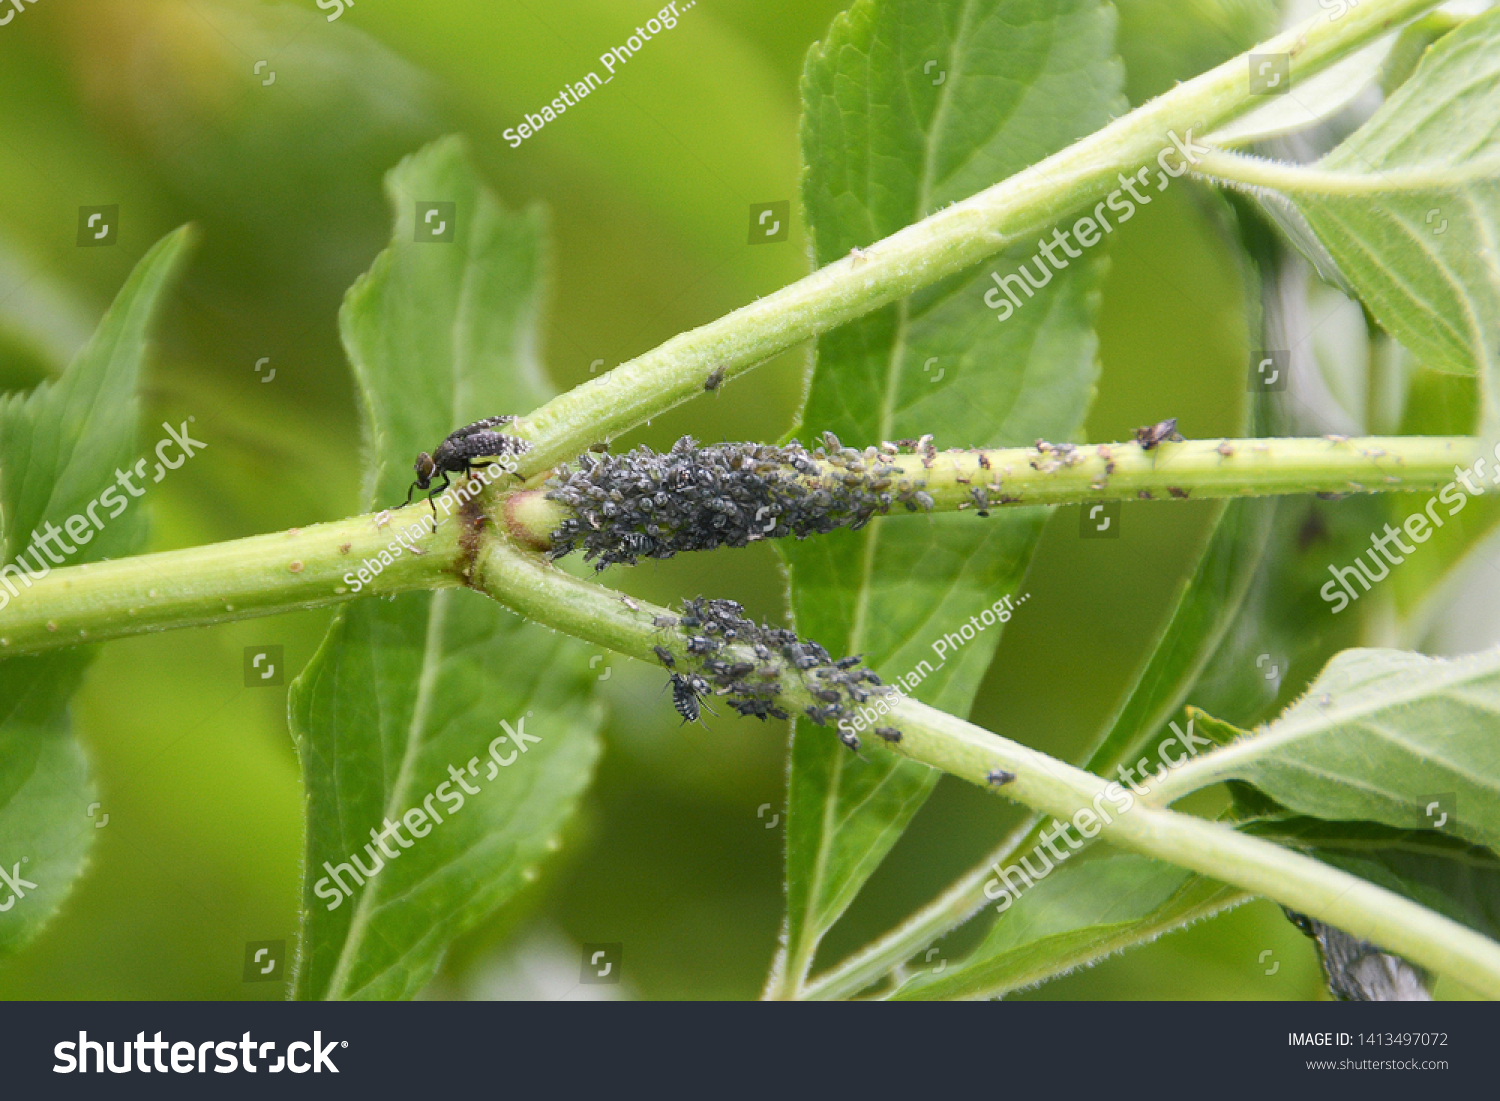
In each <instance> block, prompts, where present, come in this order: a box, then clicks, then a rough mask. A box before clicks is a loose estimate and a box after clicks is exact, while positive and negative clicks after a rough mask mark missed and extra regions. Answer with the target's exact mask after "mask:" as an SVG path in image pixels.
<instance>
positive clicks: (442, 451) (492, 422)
mask: <svg viewBox="0 0 1500 1101" xmlns="http://www.w3.org/2000/svg"><path fill="white" fill-rule="evenodd" d="M515 419H516V418H515V417H513V416H510V415H508V414H507V415H504V416H499V417H486V418H485V419H484V420H482V421H475V422H474V423H473V424H466V425H464V426H463V427H462V428H460V429H457V430H456V431H454V432H453V433H451V434H450V435H449V436H448V438H447V439H446V440H444V441H443V442H442V443H440V444H438V445H437V450H435V451H434V452H433V453H432V454H431V455H429V454H428V453H427V452H425V451H424V452H422V453H421V454H420V455H418V456H417V462H416V472H417V480H416V481H415V482H413V483H412V484H411V488H410V489H408V490H407V491H406V503H407V504H408V505H409V504H411V495H412V494H413V493H415V492H416V491H417V490H419V489H427V488H428V487H429V486H431V485H432V483H433V481H434V480H436V479H437V478H439V477H441V478H442V479H443V484H442V485H440V486H437V487H436V488H434V489H433V490H432V492H431V493H429V494H427V503H428V504H429V505H432V517H433V520H434V521H436V519H437V505H436V504H433V500H432V499H433V498H434V497H436V496H437V495H438V494H439V493H441V492H443V490H445V489H447V488H448V482H449V478H450V477H451V476H452V475H454V474H468V473H469V471H470V470H472V469H473V468H474V467H476V466H490V465H491V464H490V463H481V462H476V461H475V460H476V459H480V458H484V457H487V456H500V455H522V454H525V453H526V452H527V451H530V450H531V444H529V443H527V442H526V441H525V440H523V439H520V438H518V437H516V436H507V435H505V434H503V433H500V432H496V431H494V428H495V426H496V425H497V424H509V423H510V422H511V421H513V420H515Z"/></svg>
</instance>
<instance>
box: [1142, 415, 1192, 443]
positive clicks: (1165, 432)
mask: <svg viewBox="0 0 1500 1101" xmlns="http://www.w3.org/2000/svg"><path fill="white" fill-rule="evenodd" d="M1135 439H1136V442H1137V443H1139V444H1140V445H1141V450H1142V451H1151V450H1153V449H1154V448H1156V447H1157V446H1158V445H1160V444H1163V443H1166V442H1168V441H1169V440H1181V439H1182V437H1181V436H1179V435H1178V434H1177V418H1176V417H1171V418H1169V419H1167V420H1164V421H1158V422H1157V423H1156V424H1147V425H1142V426H1141V427H1140V428H1137V429H1136V430H1135Z"/></svg>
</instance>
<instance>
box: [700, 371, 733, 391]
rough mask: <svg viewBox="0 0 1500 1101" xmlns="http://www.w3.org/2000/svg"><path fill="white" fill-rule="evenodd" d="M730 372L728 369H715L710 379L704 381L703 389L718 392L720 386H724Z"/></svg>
mask: <svg viewBox="0 0 1500 1101" xmlns="http://www.w3.org/2000/svg"><path fill="white" fill-rule="evenodd" d="M728 370H729V369H728V368H727V367H715V368H714V369H713V372H712V373H711V374H710V375H709V376H708V378H706V379H704V380H703V389H705V390H717V389H718V388H719V387H720V386H722V385H724V376H725V374H727V373H728Z"/></svg>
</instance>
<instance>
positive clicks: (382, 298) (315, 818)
mask: <svg viewBox="0 0 1500 1101" xmlns="http://www.w3.org/2000/svg"><path fill="white" fill-rule="evenodd" d="M387 191H388V194H389V196H390V199H391V202H392V205H393V207H394V209H395V214H396V228H395V234H394V236H393V239H392V241H391V244H390V246H389V247H388V248H387V249H386V250H385V252H383V253H381V255H380V256H379V257H378V258H377V259H376V261H375V264H374V266H373V267H372V268H371V270H370V272H369V273H368V274H366V275H365V276H364V277H363V278H362V279H360V280H359V282H358V283H356V284H355V286H354V287H353V288H352V289H351V290H350V292H349V295H348V297H347V298H346V299H345V302H344V308H343V310H342V312H341V314H340V323H341V329H342V332H343V336H344V344H345V348H346V349H347V351H348V353H349V358H350V361H351V362H352V364H353V366H354V371H355V374H356V377H357V378H358V380H359V383H360V387H361V392H362V394H363V396H364V399H365V403H366V410H367V414H368V416H367V432H368V437H369V438H368V447H369V468H368V469H369V478H368V487H369V501H370V503H371V504H372V505H378V504H390V503H395V502H399V501H400V500H402V499H403V497H404V496H405V490H406V488H407V484H408V483H409V481H410V480H411V476H412V475H411V466H410V464H411V462H412V458H413V456H414V455H415V454H416V453H417V451H418V450H431V449H432V448H433V447H434V446H435V445H436V444H437V443H438V442H439V441H440V440H442V439H443V438H444V437H445V436H446V435H448V433H449V432H451V431H452V430H453V429H454V428H456V427H458V426H460V425H462V424H465V423H468V422H470V421H474V420H477V419H479V418H481V417H484V416H489V415H494V414H498V413H505V412H513V413H524V412H526V411H527V410H529V409H531V408H532V407H533V406H535V405H537V404H539V403H540V402H541V401H543V400H544V399H545V398H546V397H547V396H548V385H547V383H546V381H545V376H544V373H543V371H542V368H541V365H540V363H539V361H538V359H537V351H536V346H537V334H536V328H537V321H538V315H539V312H540V308H541V299H542V288H543V280H544V266H545V265H544V259H543V257H544V243H543V236H544V224H543V219H542V216H541V214H540V213H539V212H538V211H537V210H535V209H533V210H531V211H528V212H525V213H521V214H514V213H510V212H508V211H506V210H504V209H503V208H502V207H501V206H500V205H499V203H498V202H497V201H496V200H495V198H494V197H493V196H492V195H491V194H490V193H489V192H488V191H487V190H486V189H485V188H484V187H483V185H482V184H481V183H480V182H479V180H478V178H477V175H476V174H475V171H474V169H473V168H472V166H471V165H470V163H469V161H468V159H467V155H466V152H465V149H464V146H463V144H462V143H461V142H460V141H458V140H457V139H451V138H450V139H444V140H443V141H440V142H437V143H435V144H434V145H432V146H429V147H428V148H427V149H425V150H423V151H422V152H420V153H418V154H416V155H414V156H413V157H410V158H408V159H407V160H406V161H404V162H402V164H401V165H400V166H399V167H398V168H396V169H395V170H394V171H393V172H391V174H390V175H389V176H388V178H387ZM418 203H453V204H455V205H454V207H453V208H451V209H449V208H444V210H440V214H439V218H446V217H448V216H450V215H451V216H453V217H455V218H456V227H455V229H454V239H453V240H451V241H442V240H437V241H430V242H429V241H420V242H419V241H417V240H416V239H415V238H416V234H417V225H418V214H417V209H418V207H417V204H418ZM445 211H446V212H445ZM426 228H428V229H435V220H434V222H433V223H431V224H429V225H427V227H426ZM446 522H455V521H453V520H449V521H446ZM396 534H397V533H396V531H395V530H394V528H393V530H392V535H393V536H395V535H396ZM594 680H595V678H594V677H593V675H592V674H591V673H590V672H589V670H588V666H587V653H586V651H585V650H584V648H583V647H582V646H581V645H580V644H578V643H576V642H574V641H572V640H569V639H565V638H562V637H561V636H557V635H554V634H552V633H550V632H548V631H545V630H543V629H541V628H539V627H537V626H535V625H533V624H529V623H526V622H524V621H523V620H521V619H519V618H518V617H516V616H515V615H513V614H511V613H510V612H508V611H506V610H505V609H502V608H501V607H499V606H498V605H496V604H495V603H493V602H492V601H489V600H487V599H485V598H484V597H482V596H480V595H479V594H477V593H472V592H467V591H463V590H443V591H440V592H436V593H416V594H408V595H404V596H402V597H399V598H398V599H396V600H394V601H389V602H387V601H384V600H379V601H377V600H366V601H363V602H359V603H356V604H352V605H348V606H346V607H345V608H344V609H342V610H341V611H340V612H339V614H338V616H337V617H336V620H335V622H334V624H333V626H332V628H331V629H330V631H329V634H328V637H327V639H326V640H325V641H324V644H323V646H322V648H321V649H320V650H319V652H318V654H317V656H316V657H315V658H314V659H313V661H312V663H311V664H310V665H309V666H308V668H307V670H306V671H305V672H304V673H303V674H302V676H301V677H299V678H298V680H297V682H296V683H295V684H294V685H293V688H292V695H291V705H290V710H291V718H292V728H293V731H294V733H295V734H296V737H297V740H298V744H299V748H300V751H301V755H302V762H303V771H304V777H305V781H306V784H307V789H308V822H307V851H308V857H307V865H306V867H307V872H306V880H305V883H304V888H303V896H304V905H305V911H304V915H303V926H302V941H301V945H300V949H299V955H298V964H297V977H296V994H297V996H298V997H302V998H409V997H412V996H413V995H415V994H417V993H418V992H419V991H420V990H421V989H422V987H423V986H424V985H425V984H426V983H427V981H428V980H429V979H430V978H431V976H432V975H433V973H434V972H435V971H436V969H437V967H438V965H439V963H440V962H441V960H442V956H443V953H444V950H445V949H446V947H447V945H448V944H449V942H450V941H452V939H453V938H454V937H456V936H458V935H459V934H461V933H463V932H465V931H466V930H468V929H471V928H473V927H474V926H475V925H476V924H478V923H479V922H480V921H481V920H483V919H484V918H485V917H487V916H488V915H490V914H491V913H493V912H494V911H495V910H496V908H498V907H499V906H500V905H502V904H503V903H504V902H506V901H507V900H509V899H511V898H513V897H514V896H515V894H516V893H517V891H519V890H520V889H521V887H522V886H523V885H524V883H525V882H526V881H527V879H528V878H530V877H531V876H533V875H534V874H535V872H534V869H535V868H536V866H537V864H538V863H539V862H540V861H541V860H542V859H544V858H545V857H546V855H547V853H548V851H549V850H550V849H551V848H554V847H555V842H556V838H557V836H558V832H559V830H560V829H561V827H562V825H563V824H564V822H565V821H566V819H567V818H568V816H569V814H570V813H571V811H572V809H573V806H574V804H575V803H576V801H577V799H578V797H579V795H580V794H581V792H582V791H583V789H584V787H585V786H586V784H587V783H588V780H589V778H590V776H591V774H592V771H593V766H594V763H595V760H596V759H597V757H598V753H599V743H598V737H597V733H598V727H599V722H600V714H599V707H598V705H597V704H595V703H593V702H592V701H591V695H590V687H591V685H592V684H593V683H594ZM502 721H503V722H504V723H507V724H509V726H508V727H507V726H504V725H502ZM523 724H524V726H523ZM523 735H524V737H523ZM502 736H508V737H509V739H510V740H508V741H496V739H497V738H500V737H502ZM533 738H536V739H540V741H530V740H529V739H533ZM523 750H524V752H523ZM471 770H472V771H471ZM455 773H456V775H455ZM460 777H462V780H460ZM461 785H467V788H468V789H473V790H467V789H465V788H464V787H462V786H461ZM459 799H462V800H463V801H462V802H459V801H458V800H459ZM421 808H425V809H424V810H422V813H423V814H424V815H425V814H426V813H427V812H428V811H434V810H435V811H436V816H437V817H440V818H441V819H442V821H441V824H438V825H434V824H433V823H432V822H431V821H430V820H428V821H425V822H424V821H423V820H422V819H421V818H417V819H415V826H414V827H410V826H409V827H408V829H411V830H412V832H411V833H403V834H402V835H401V836H403V837H405V838H406V841H407V845H403V844H401V843H400V842H399V841H398V840H396V839H394V838H392V837H390V836H389V835H388V836H387V838H386V841H385V844H384V846H381V845H380V844H379V843H378V842H377V841H375V840H374V839H373V838H372V836H371V831H372V830H384V829H385V828H386V827H385V826H384V825H383V823H386V822H388V821H395V822H400V821H406V820H407V812H408V811H409V810H412V809H421ZM424 828H425V829H427V830H429V831H430V832H427V833H425V834H424V835H423V836H421V837H417V836H414V833H415V830H417V829H424ZM408 845H409V847H408ZM382 848H384V849H386V850H390V851H394V852H395V853H396V854H397V855H396V856H395V857H391V856H390V855H388V854H387V853H385V852H382ZM354 857H357V859H358V860H359V861H361V862H362V865H363V867H364V869H365V871H367V872H373V873H374V874H373V875H370V876H368V877H367V876H364V875H359V876H355V877H352V876H350V875H349V874H348V873H347V872H344V871H342V870H341V869H340V868H339V865H340V864H346V863H347V864H349V865H350V867H351V868H354V864H353V860H352V859H351V858H354ZM325 862H326V864H327V867H325ZM329 869H332V871H336V872H339V873H340V876H339V878H340V880H341V881H342V882H343V883H344V884H346V885H347V886H348V887H349V888H350V893H348V894H344V895H341V894H340V892H339V890H338V887H337V886H336V885H335V884H334V883H333V882H332V875H331V873H330V870H329ZM355 870H356V871H357V869H355ZM335 898H338V899H339V901H337V902H334V899H335ZM330 905H332V906H333V909H331V910H330V909H329V908H328V907H329V906H330Z"/></svg>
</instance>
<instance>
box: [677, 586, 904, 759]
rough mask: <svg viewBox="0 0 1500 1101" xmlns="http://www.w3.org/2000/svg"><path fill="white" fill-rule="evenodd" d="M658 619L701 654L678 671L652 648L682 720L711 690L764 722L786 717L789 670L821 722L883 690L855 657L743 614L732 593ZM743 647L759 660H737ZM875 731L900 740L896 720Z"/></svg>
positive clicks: (852, 742)
mask: <svg viewBox="0 0 1500 1101" xmlns="http://www.w3.org/2000/svg"><path fill="white" fill-rule="evenodd" d="M658 618H659V619H660V618H664V617H658ZM659 625H660V624H659ZM664 626H665V627H670V628H675V629H676V631H677V632H678V635H679V637H680V638H681V639H682V641H683V643H684V644H685V647H686V649H687V652H688V654H689V655H693V656H695V657H697V658H698V659H699V661H698V671H697V672H686V671H680V670H677V669H676V660H677V659H676V658H674V657H673V655H672V653H671V651H670V650H667V648H666V647H664V646H658V647H656V648H655V651H656V656H657V657H658V658H659V659H660V660H661V663H662V664H663V665H665V666H666V667H667V668H668V669H670V670H673V672H672V674H671V685H672V705H673V706H674V707H676V708H677V713H678V714H679V715H681V716H682V718H683V721H684V722H694V721H696V720H697V719H698V718H699V714H700V712H699V706H700V702H701V701H702V699H703V698H704V697H705V696H707V695H709V694H710V692H712V693H713V694H714V695H718V696H724V697H726V698H727V699H728V701H729V706H730V707H732V708H734V709H735V710H736V711H738V712H739V713H740V714H741V715H746V716H750V715H753V716H755V717H756V718H758V719H760V720H761V721H762V722H764V721H765V720H766V718H767V717H770V718H773V719H781V720H783V721H785V720H787V719H789V718H790V717H791V716H790V715H789V714H788V712H787V710H786V708H785V707H783V706H782V702H784V701H781V700H780V699H779V698H780V697H781V696H782V695H783V694H784V691H785V687H786V680H785V678H786V677H789V676H795V677H799V678H801V682H802V686H803V688H804V689H805V690H806V692H807V693H808V695H810V696H812V698H813V699H814V700H816V701H817V702H816V703H814V704H812V705H811V706H808V707H806V708H804V709H803V714H804V715H806V716H807V718H809V719H811V720H812V721H813V722H814V723H816V724H818V725H819V726H835V727H836V726H838V724H839V721H840V720H841V719H844V718H846V717H848V716H849V714H850V707H849V705H850V704H860V703H864V702H866V701H867V700H869V699H870V698H871V697H872V696H873V695H875V694H876V693H879V692H885V691H889V690H888V689H886V688H884V687H883V686H882V685H881V683H880V678H879V677H878V676H876V675H875V673H874V672H872V671H871V670H870V669H867V668H865V667H864V666H863V664H862V663H861V662H860V659H859V658H858V657H846V658H839V659H838V660H837V661H835V660H833V658H832V657H830V656H829V653H828V651H827V650H825V649H823V647H821V646H819V645H818V644H817V643H816V642H813V641H811V640H808V639H800V638H798V637H797V635H796V633H795V632H793V631H788V630H785V629H783V628H779V627H771V626H769V625H767V624H762V623H756V622H754V621H753V620H751V619H748V618H746V616H745V609H744V608H742V607H740V605H739V604H736V603H735V602H734V601H733V600H704V599H702V598H699V599H697V600H689V601H688V602H687V603H686V604H684V605H683V609H682V615H681V616H680V617H678V619H677V620H676V622H675V623H670V624H666V625H664ZM726 647H730V649H726ZM746 652H748V653H753V654H754V655H755V657H756V658H757V659H758V661H747V660H743V659H742V658H741V657H740V655H741V654H744V653H746ZM876 733H877V734H879V735H880V736H881V737H882V738H884V739H885V740H886V741H888V742H899V741H900V740H901V732H900V731H899V730H897V729H895V728H894V727H881V728H879V729H878V730H877V731H876ZM839 739H840V740H841V741H842V742H843V743H844V744H845V745H847V746H848V747H849V748H850V749H858V748H859V738H858V737H857V736H855V735H854V734H850V733H845V732H844V731H842V730H841V731H840V732H839Z"/></svg>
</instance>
